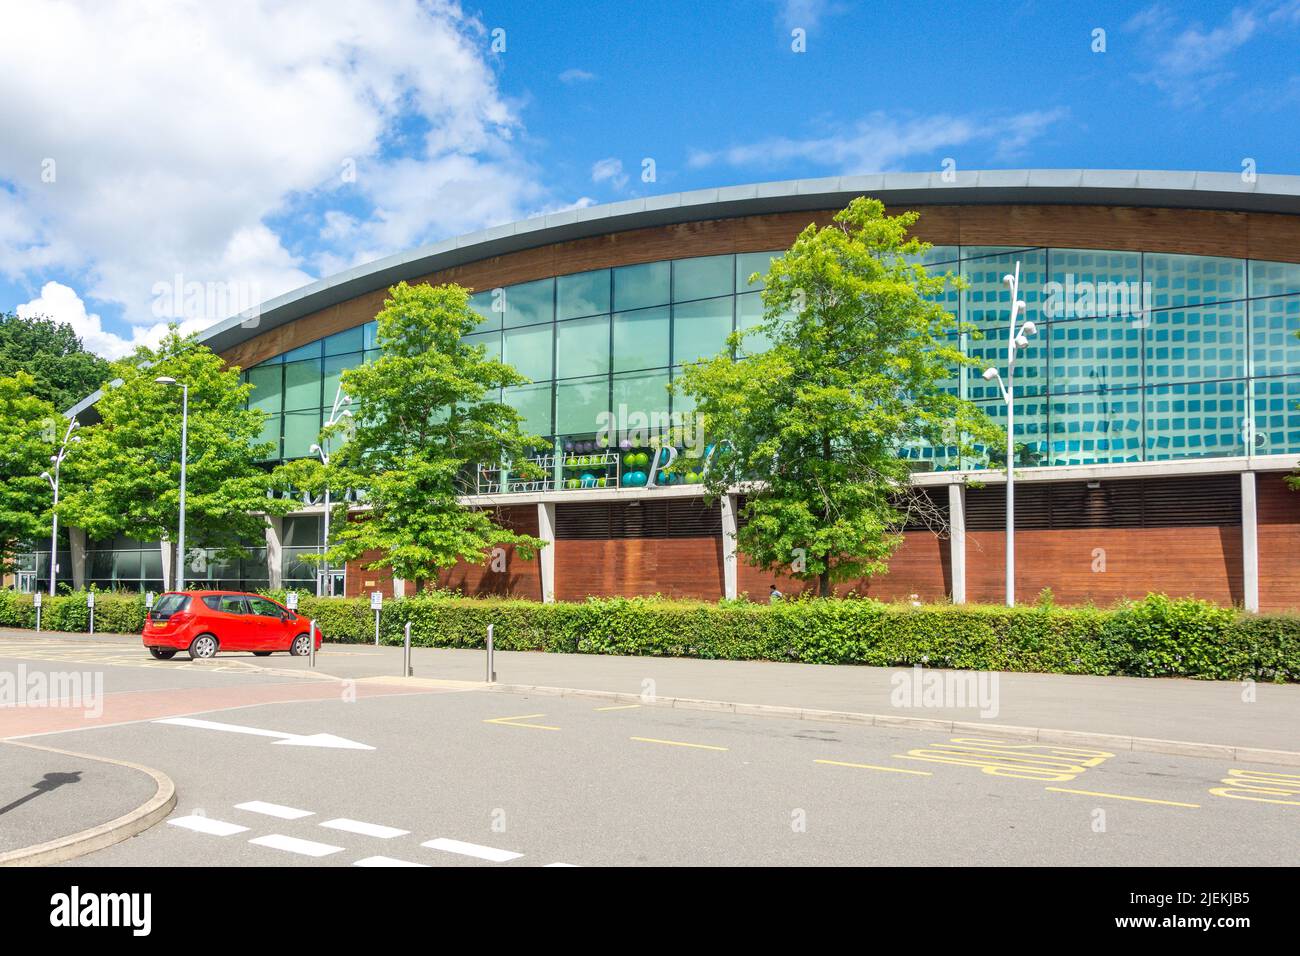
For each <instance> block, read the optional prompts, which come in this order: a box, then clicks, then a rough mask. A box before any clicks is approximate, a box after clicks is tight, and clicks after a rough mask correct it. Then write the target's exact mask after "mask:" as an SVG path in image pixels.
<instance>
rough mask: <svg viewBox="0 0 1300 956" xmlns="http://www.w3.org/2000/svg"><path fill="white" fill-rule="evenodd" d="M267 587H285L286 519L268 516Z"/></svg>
mask: <svg viewBox="0 0 1300 956" xmlns="http://www.w3.org/2000/svg"><path fill="white" fill-rule="evenodd" d="M266 577H267V587H269V588H282V587H284V519H283V518H281V517H279V516H278V515H268V516H267V519H266Z"/></svg>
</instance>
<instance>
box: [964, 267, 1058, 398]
mask: <svg viewBox="0 0 1300 956" xmlns="http://www.w3.org/2000/svg"><path fill="white" fill-rule="evenodd" d="M965 251H966V250H963V252H965ZM1017 262H1019V263H1020V297H1021V298H1022V299H1024V301H1025V314H1024V316H1023V317H1022V319H1021V322H1023V321H1024V320H1026V319H1028V320H1030V321H1032V322H1034V324H1035V325H1036V326H1037V327H1038V329H1039V332H1038V334H1037V335H1035V336H1033V337H1031V338H1030V340H1029V341H1030V345H1029V348H1028V349H1024V350H1021V351H1020V353H1019V354H1018V355H1017V357H1016V370H1015V382H1016V387H1017V388H1024V389H1026V390H1027V391H1030V392H1034V391H1043V390H1045V388H1046V372H1047V365H1046V356H1047V350H1046V348H1045V346H1044V344H1043V341H1044V337H1045V335H1044V329H1043V326H1044V318H1043V313H1042V303H1043V288H1044V278H1045V277H1046V275H1047V256H1046V254H1045V251H1044V250H1041V249H1030V250H1026V251H1022V252H1016V253H1014V254H997V255H990V256H985V257H984V258H981V259H977V260H975V261H973V262H971V261H966V262H963V263H962V266H961V274H962V277H963V278H965V280H966V281H967V283H969V286H968V287H967V289H966V290H965V291H964V292H963V293H962V303H961V317H962V321H963V322H965V323H968V324H970V325H972V326H973V327H974V328H975V329H976V330H977V331H979V332H980V333H982V334H983V336H984V337H983V338H982V339H977V338H976V337H975V335H974V334H970V333H968V334H967V335H966V336H965V339H966V342H965V352H966V354H967V355H969V356H972V357H974V358H976V359H978V360H979V363H980V369H983V368H985V367H992V368H996V369H997V370H998V371H999V372H1001V373H1002V374H1003V377H1005V375H1006V363H1007V358H1006V355H1007V337H1008V334H1009V325H1010V321H1011V291H1010V289H1009V288H1008V286H1007V284H1006V283H1005V282H1003V281H1002V279H1003V277H1004V276H1006V275H1009V274H1012V273H1014V272H1015V268H1016V263H1017ZM968 380H969V381H970V391H969V395H968V397H969V398H971V399H974V400H976V401H978V400H980V399H987V400H992V399H994V398H995V397H996V396H997V395H998V394H999V392H998V387H997V383H996V382H985V381H984V380H983V379H982V378H979V377H978V370H977V372H976V375H975V376H974V377H968Z"/></svg>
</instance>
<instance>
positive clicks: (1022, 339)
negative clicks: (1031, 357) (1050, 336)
mask: <svg viewBox="0 0 1300 956" xmlns="http://www.w3.org/2000/svg"><path fill="white" fill-rule="evenodd" d="M1028 344H1029V339H1028V338H1027V337H1026V336H1025V333H1024V332H1021V333H1020V334H1019V335H1017V336H1016V345H1017V346H1019V347H1020V348H1022V349H1023V348H1024V347H1025V346H1026V345H1028Z"/></svg>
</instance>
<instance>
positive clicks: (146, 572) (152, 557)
mask: <svg viewBox="0 0 1300 956" xmlns="http://www.w3.org/2000/svg"><path fill="white" fill-rule="evenodd" d="M162 573H163V570H162V550H161V549H160V548H159V547H158V545H156V544H155V545H154V546H153V547H152V548H148V549H147V550H144V551H141V552H140V576H141V577H142V578H145V579H146V580H152V579H154V578H161V577H162Z"/></svg>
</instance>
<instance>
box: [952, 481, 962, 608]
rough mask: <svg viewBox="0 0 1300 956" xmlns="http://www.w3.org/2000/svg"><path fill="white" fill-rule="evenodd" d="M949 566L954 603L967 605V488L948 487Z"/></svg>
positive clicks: (957, 485) (960, 485) (957, 484)
mask: <svg viewBox="0 0 1300 956" xmlns="http://www.w3.org/2000/svg"><path fill="white" fill-rule="evenodd" d="M948 565H949V568H950V569H951V571H952V603H953V604H965V603H966V486H965V485H964V484H961V483H960V482H957V483H954V484H951V485H949V486H948Z"/></svg>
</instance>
